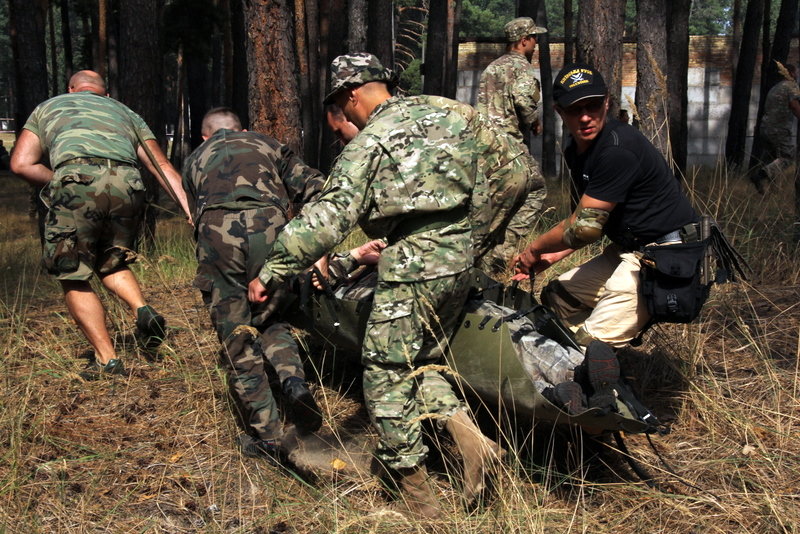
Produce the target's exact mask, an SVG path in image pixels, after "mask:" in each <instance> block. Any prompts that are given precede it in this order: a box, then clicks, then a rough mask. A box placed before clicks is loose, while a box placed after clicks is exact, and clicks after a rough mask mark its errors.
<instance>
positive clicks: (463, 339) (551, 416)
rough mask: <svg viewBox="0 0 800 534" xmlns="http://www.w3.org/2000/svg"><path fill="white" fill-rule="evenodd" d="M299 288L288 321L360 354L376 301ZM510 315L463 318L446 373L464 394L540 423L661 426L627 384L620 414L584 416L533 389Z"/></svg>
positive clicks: (554, 332) (512, 296)
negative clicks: (574, 413)
mask: <svg viewBox="0 0 800 534" xmlns="http://www.w3.org/2000/svg"><path fill="white" fill-rule="evenodd" d="M472 276H473V281H472V288H471V291H472V294H473V295H474V296H477V297H483V298H485V299H487V300H490V301H493V302H495V303H497V304H499V305H501V306H505V307H507V308H511V309H513V310H516V312H517V314H519V315H522V314H524V315H526V316H528V318H530V319H531V320H532V321H533V323H534V327H535V329H536V331H537V332H539V333H540V334H542V335H544V336H546V337H548V338H550V339H552V340H554V341H556V342H557V343H559V344H560V345H562V346H570V347H573V348H575V349H577V350H581V349H580V347H579V346H578V344H577V343H576V342H575V339H574V337H573V336H572V333H571V331H570V330H569V329H567V328H566V327H564V325H563V324H562V323H561V322H560V321H559V320H558V319H557V318H556V317H555V315H554V314H553V313H552V312H551V311H550V310H549V309H548V308H547V307H545V306H543V305H541V304H540V303H538V302H537V300H536V299H535V297H534V296H533V295H531V294H530V293H528V292H526V291H523V290H521V289H519V288H518V287H515V286H510V287H506V286H503V285H502V284H500V283H498V282H495V281H494V280H492V279H491V278H489V277H488V276H486V275H485V274H484V273H482V272H481V271H479V270H477V269H474V270H473V272H472ZM300 285H301V286H302V287H301V289H300V290H299V295H300V296H299V298H297V299H295V300H294V302H292V303H291V304H290V305H289V306H288V307H287V309H286V310H285V311H284V317H285V318H286V320H288V321H289V322H290V323H291V324H292V325H293V326H295V327H297V328H301V329H303V330H305V331H307V332H309V333H310V334H312V335H313V336H315V337H316V338H318V339H320V340H322V341H324V342H326V343H329V344H331V345H333V346H334V347H336V348H337V349H339V351H344V352H345V353H349V354H352V355H354V356H360V353H361V340H362V339H363V337H364V333H365V331H366V324H367V318H368V316H369V312H370V307H371V302H369V301H355V300H348V299H342V298H337V297H336V296H335V295H334V294H333V292H332V291H330V290H326V291H314V290H311V289H310V283H309V282H306V283H302V282H300ZM507 320H508V318H504V317H501V316H487V315H481V314H477V313H465V314H464V316H463V317H462V318H461V319H460V321H459V323H458V326H457V327H456V329H455V332H454V334H453V337H452V338H451V340H450V343H449V347H450V350H449V352H448V353H447V356H446V360H447V363H448V365H449V366H450V367H451V368H452V369H453V371H454V372H453V373H452V374H448V377H449V378H450V379H451V380H452V381H453V382H454V384H455V386H456V387H457V388H459V389H461V390H462V391H464V393H465V394H467V395H473V396H475V397H477V398H478V399H480V401H482V402H484V403H486V404H487V405H488V406H492V407H496V408H500V409H501V410H503V411H504V412H506V413H510V414H513V417H514V418H516V420H520V419H521V418H529V419H530V420H532V421H534V422H538V421H547V422H550V423H554V424H570V425H578V426H581V427H583V428H586V429H590V430H591V431H593V432H618V431H625V432H627V433H650V432H655V431H657V430H658V428H657V427H658V425H659V423H658V421H657V420H656V419H655V417H654V416H653V415H652V414H651V413H650V412H649V410H647V409H646V408H644V406H643V405H642V404H641V403H640V402H639V401H638V400H636V399H635V397H633V394H632V393H631V392H630V390H629V389H628V388H627V386H624V385H622V389H624V390H625V391H624V393H625V394H624V395H623V394H622V393H621V394H620V395H619V397H618V398H617V412H616V413H615V412H610V413H604V412H603V410H601V409H599V408H593V409H592V408H590V409H589V410H587V411H585V412H583V413H581V414H579V415H570V414H568V413H566V412H565V411H564V410H562V409H560V408H558V407H557V406H555V405H554V404H553V403H551V402H550V401H549V400H548V399H546V398H545V397H544V396H543V395H542V394H541V393H540V392H539V391H538V390H537V388H536V387H534V385H533V381H532V380H531V378H530V377H529V375H528V373H527V372H526V371H525V368H524V367H523V365H522V363H521V362H520V358H519V356H518V354H517V351H516V349H515V348H514V342H513V341H512V334H511V331H510V329H509V326H508V324H507ZM354 359H355V358H354ZM355 361H356V362H358V360H357V359H355ZM350 363H353V362H350ZM356 364H358V365H360V363H356Z"/></svg>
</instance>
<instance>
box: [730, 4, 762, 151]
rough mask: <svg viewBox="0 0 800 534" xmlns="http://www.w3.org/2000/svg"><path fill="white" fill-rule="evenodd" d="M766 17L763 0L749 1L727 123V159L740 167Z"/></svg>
mask: <svg viewBox="0 0 800 534" xmlns="http://www.w3.org/2000/svg"><path fill="white" fill-rule="evenodd" d="M763 16H764V0H749V1H748V3H747V13H746V14H745V17H744V28H743V29H742V46H741V48H740V51H739V64H738V65H737V67H736V78H734V80H733V94H732V96H731V114H730V118H729V119H728V139H727V140H726V142H725V159H726V160H727V161H728V163H729V164H731V165H737V166H740V165H742V163H743V162H744V153H745V147H746V140H747V119H748V116H749V109H750V91H751V88H752V83H753V70H754V69H755V65H756V55H757V52H758V38H759V34H760V33H761V28H760V25H761V22H762V18H763Z"/></svg>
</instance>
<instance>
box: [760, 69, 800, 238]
mask: <svg viewBox="0 0 800 534" xmlns="http://www.w3.org/2000/svg"><path fill="white" fill-rule="evenodd" d="M786 71H787V72H788V74H789V76H790V78H787V79H785V80H781V81H780V82H778V83H777V84H775V85H774V86H773V87H772V89H770V91H769V93H767V100H766V102H765V103H764V116H763V117H762V119H761V130H760V132H759V133H760V134H761V140H762V141H763V143H764V166H763V167H762V168H761V169H759V171H758V173H757V174H756V175H755V176H754V177H753V183H754V184H755V186H756V189H757V190H758V192H759V193H763V192H764V185H765V184H766V183H769V182H772V181H774V180H775V177H776V176H779V175H780V174H781V173H782V172H783V171H785V170H786V169H787V168H788V167H789V166H790V165H791V164H792V161H793V160H794V159H795V158H794V156H795V150H796V143H795V133H794V129H793V128H792V126H793V121H792V117H793V116H794V117H796V118H798V119H800V87H798V85H797V66H796V65H793V64H789V65H786ZM794 188H795V195H794V205H795V218H796V222H795V230H794V240H795V241H800V171H797V170H796V171H795V182H794Z"/></svg>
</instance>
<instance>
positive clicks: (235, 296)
mask: <svg viewBox="0 0 800 534" xmlns="http://www.w3.org/2000/svg"><path fill="white" fill-rule="evenodd" d="M275 209H277V208H273V207H265V208H259V209H248V210H241V211H231V210H209V211H207V212H205V213H204V214H203V216H202V217H201V219H200V221H198V224H197V232H198V235H197V260H198V267H197V277H196V278H195V286H196V287H198V288H199V289H200V290H201V292H202V294H203V301H204V302H205V304H206V305H207V306H208V307H209V310H210V313H211V320H212V322H213V324H214V328H215V329H216V331H217V336H218V337H219V340H220V342H221V343H222V350H221V359H222V364H223V365H224V366H225V368H226V370H227V371H228V373H229V374H228V376H229V385H230V388H231V394H232V396H233V398H234V400H235V401H237V405H238V408H239V409H240V410H241V413H240V414H239V415H240V417H241V419H242V422H243V423H245V424H246V425H247V426H248V427H249V429H250V430H251V431H252V432H254V433H255V434H256V436H257V437H258V438H259V439H271V438H275V437H277V436H278V435H279V433H280V420H279V417H278V410H277V406H276V403H275V399H274V397H273V396H272V391H271V390H270V386H269V380H268V378H267V374H266V370H265V368H264V358H266V359H267V361H268V362H269V363H270V364H271V365H272V366H273V367H274V368H275V371H276V373H277V375H278V378H279V380H280V382H281V383H283V381H284V380H286V379H287V378H289V377H291V376H297V377H300V378H305V373H304V372H303V365H302V362H301V360H300V354H299V351H298V348H297V344H296V342H295V340H294V338H293V337H292V335H291V333H290V331H289V325H288V324H286V323H282V322H279V321H277V320H275V319H271V318H270V317H265V314H264V307H265V305H264V304H253V303H251V302H249V301H248V300H247V285H248V283H249V282H250V281H251V280H252V279H253V278H255V277H256V276H257V275H258V271H259V269H260V268H261V266H262V265H263V264H264V260H265V258H266V255H267V252H268V250H269V248H270V247H271V244H272V243H273V242H274V240H275V234H276V233H277V231H278V230H280V225H276V224H274V221H275V220H276V219H277V218H278V217H277V214H276V213H275V212H274V210H275Z"/></svg>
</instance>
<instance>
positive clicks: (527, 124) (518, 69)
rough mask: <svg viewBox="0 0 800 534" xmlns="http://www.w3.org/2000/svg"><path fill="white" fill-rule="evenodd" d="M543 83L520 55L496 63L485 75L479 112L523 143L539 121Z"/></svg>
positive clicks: (510, 56)
mask: <svg viewBox="0 0 800 534" xmlns="http://www.w3.org/2000/svg"><path fill="white" fill-rule="evenodd" d="M539 94H540V85H539V80H537V79H536V77H535V76H534V70H533V66H531V64H530V62H529V61H528V60H527V58H525V56H524V55H523V54H520V53H519V52H514V51H511V52H508V53H506V54H503V55H502V56H500V57H499V58H497V59H495V60H494V61H492V63H490V64H489V66H488V67H486V70H484V71H483V74H481V81H480V88H479V92H478V105H477V106H476V107H477V108H478V111H480V112H481V113H483V114H484V115H486V116H487V117H489V118H490V119H491V120H492V121H494V122H496V124H497V125H498V126H499V127H500V128H501V129H503V130H504V131H505V132H507V133H508V134H509V135H511V136H512V137H513V138H514V139H516V140H517V141H519V142H520V143H522V142H524V139H523V133H527V132H528V131H529V130H530V129H531V127H532V126H533V123H535V122H536V120H537V119H538V118H539Z"/></svg>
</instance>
